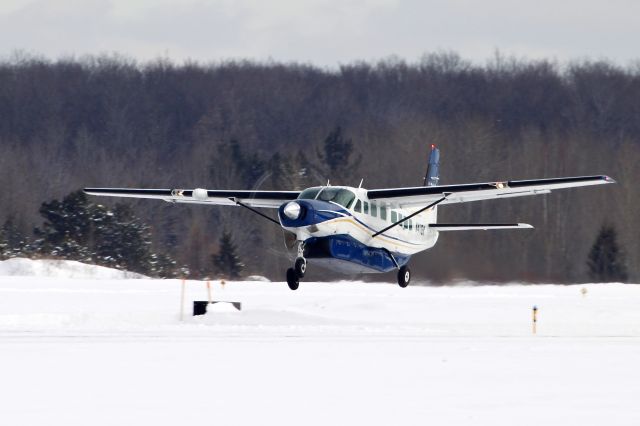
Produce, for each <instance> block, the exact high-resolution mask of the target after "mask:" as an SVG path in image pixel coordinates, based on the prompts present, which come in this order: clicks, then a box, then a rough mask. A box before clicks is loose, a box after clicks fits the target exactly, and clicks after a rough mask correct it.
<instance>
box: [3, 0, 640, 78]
mask: <svg viewBox="0 0 640 426" xmlns="http://www.w3.org/2000/svg"><path fill="white" fill-rule="evenodd" d="M496 49H499V50H500V51H501V52H502V53H504V54H506V55H515V56H517V57H519V58H531V59H533V58H542V57H544V58H549V59H556V60H558V61H561V62H562V61H566V60H571V59H582V58H591V59H605V58H606V59H610V60H613V61H615V62H617V63H619V64H621V65H627V64H629V63H631V62H636V61H638V60H639V59H640V1H638V0H606V1H590V0H530V1H526V2H523V1H515V0H511V1H508V0H483V1H472V0H448V1H445V0H440V1H438V0H423V1H420V0H352V1H350V0H264V1H260V0H182V1H176V0H55V1H53V0H52V1H46V0H0V55H1V56H4V57H6V56H7V55H9V54H11V53H12V52H13V51H15V50H23V51H26V52H29V53H36V54H42V55H45V56H47V57H49V58H53V59H55V58H58V57H60V56H62V55H65V56H67V55H71V54H73V55H83V54H99V53H104V52H118V53H122V54H125V55H128V56H131V57H134V58H137V59H141V60H146V59H153V58H157V57H161V56H162V57H169V58H172V59H175V60H178V61H182V60H184V59H195V60H198V61H202V62H209V61H218V60H221V59H238V58H249V59H258V60H265V59H270V58H271V59H274V60H276V61H298V62H310V63H313V64H316V65H320V66H329V67H334V66H336V65H339V64H343V63H348V62H353V61H355V60H376V59H380V58H385V57H388V56H391V55H395V56H398V57H400V58H403V59H406V60H408V61H414V60H417V59H419V58H420V56H422V55H423V54H424V53H425V52H434V51H442V50H447V51H448V50H453V51H456V52H458V53H460V54H461V55H462V56H463V57H465V58H467V59H470V60H473V61H474V62H477V63H484V62H485V61H486V60H487V59H489V58H491V57H492V56H493V54H494V52H495V50H496Z"/></svg>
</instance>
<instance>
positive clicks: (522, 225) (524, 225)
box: [518, 223, 533, 229]
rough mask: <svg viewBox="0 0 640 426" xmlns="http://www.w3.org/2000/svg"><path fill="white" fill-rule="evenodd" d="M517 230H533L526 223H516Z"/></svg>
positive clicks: (531, 226)
mask: <svg viewBox="0 0 640 426" xmlns="http://www.w3.org/2000/svg"><path fill="white" fill-rule="evenodd" d="M518 228H526V229H533V225H530V224H528V223H518Z"/></svg>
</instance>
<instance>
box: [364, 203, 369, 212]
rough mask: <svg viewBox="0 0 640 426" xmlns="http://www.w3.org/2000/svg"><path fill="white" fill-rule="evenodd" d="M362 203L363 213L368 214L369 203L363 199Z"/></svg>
mask: <svg viewBox="0 0 640 426" xmlns="http://www.w3.org/2000/svg"><path fill="white" fill-rule="evenodd" d="M363 203H364V213H365V214H369V203H368V202H366V201H363Z"/></svg>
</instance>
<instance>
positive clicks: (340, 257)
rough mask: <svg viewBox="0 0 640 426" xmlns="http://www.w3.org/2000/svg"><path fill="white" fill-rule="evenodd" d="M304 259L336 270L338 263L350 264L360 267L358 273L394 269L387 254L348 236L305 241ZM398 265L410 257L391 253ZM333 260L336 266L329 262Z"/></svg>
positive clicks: (403, 263)
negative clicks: (315, 261) (315, 260)
mask: <svg viewBox="0 0 640 426" xmlns="http://www.w3.org/2000/svg"><path fill="white" fill-rule="evenodd" d="M304 252H305V254H304V255H305V257H306V258H307V259H309V260H311V261H313V259H318V260H323V262H322V263H319V264H320V265H326V266H328V267H330V268H332V269H338V270H340V269H341V268H340V267H339V263H341V262H344V261H346V262H351V263H355V264H357V265H359V266H360V267H361V269H362V270H361V271H360V272H367V271H368V272H389V271H391V270H394V269H396V266H395V264H394V263H393V260H392V259H391V256H390V255H389V252H387V251H386V250H385V249H382V248H378V247H370V246H367V245H365V244H363V243H361V242H360V241H358V240H356V239H355V238H353V237H351V236H350V235H331V236H328V237H312V238H309V239H308V240H307V241H305V249H304ZM393 257H394V258H395V260H396V262H398V265H400V266H402V265H405V264H406V263H407V262H408V261H409V259H410V257H411V256H410V255H405V254H400V253H393ZM331 259H335V260H336V262H335V263H336V265H332V264H331V262H330V260H331ZM334 266H336V267H334Z"/></svg>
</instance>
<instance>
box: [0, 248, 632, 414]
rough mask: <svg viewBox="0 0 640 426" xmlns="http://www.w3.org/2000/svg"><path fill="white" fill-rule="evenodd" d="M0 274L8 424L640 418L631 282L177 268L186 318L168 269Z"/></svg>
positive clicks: (17, 268)
mask: <svg viewBox="0 0 640 426" xmlns="http://www.w3.org/2000/svg"><path fill="white" fill-rule="evenodd" d="M20 262H21V263H20ZM0 275H2V276H0V424H2V425H44V424H46V425H133V424H144V425H178V424H196V423H197V424H221V425H236V424H247V425H249V424H250V425H254V424H277V425H293V424H295V425H354V424H363V425H399V424H415V425H418V424H420V425H426V424H434V425H478V424H481V425H534V424H535V425H549V424H550V425H567V424H579V425H581V426H584V425H603V424H607V425H638V424H640V286H638V285H621V284H607V285H602V284H591V285H586V286H552V285H545V286H523V285H511V286H505V287H497V286H462V285H458V286H455V287H417V286H414V287H411V286H410V287H408V288H406V289H401V288H399V287H398V286H397V285H391V284H386V285H385V284H365V283H355V282H342V283H310V282H303V283H301V286H300V289H299V290H298V291H296V292H292V291H290V290H289V289H288V288H287V286H286V284H283V283H268V282H232V283H227V285H226V286H225V287H224V288H222V287H221V286H220V285H219V284H218V283H214V284H213V286H212V288H213V296H214V299H217V300H229V301H240V302H242V304H243V310H242V311H241V312H237V311H232V310H230V309H224V308H225V307H224V306H218V305H216V309H215V310H214V312H210V313H209V314H207V315H206V316H202V317H191V316H190V315H189V312H190V310H191V301H193V300H206V298H207V293H206V286H205V285H204V284H203V283H200V282H187V303H186V309H185V319H184V321H180V318H179V311H180V281H178V280H164V281H162V280H151V279H129V278H127V276H124V275H123V274H122V273H120V272H117V271H111V270H105V269H99V268H94V267H86V268H85V267H83V266H78V264H74V263H72V264H66V263H59V264H51V263H50V262H45V264H42V262H39V263H38V262H36V263H35V264H34V263H32V261H26V260H12V261H8V262H0ZM24 275H28V276H24ZM69 277H71V278H69ZM582 288H586V289H587V293H586V295H583V294H582V292H581V289H582ZM533 305H537V306H538V308H539V314H538V315H539V321H538V333H537V334H536V335H532V330H531V308H532V306H533Z"/></svg>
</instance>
